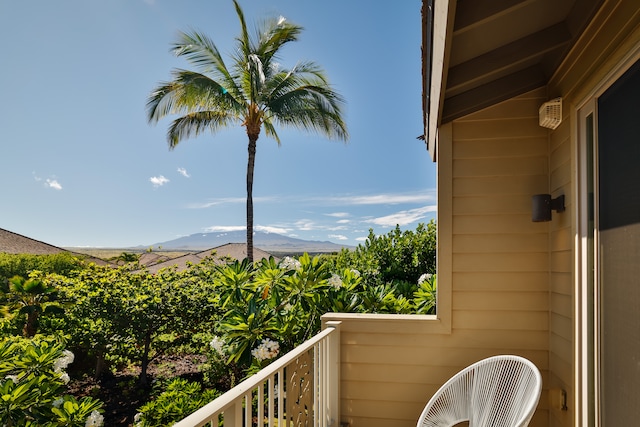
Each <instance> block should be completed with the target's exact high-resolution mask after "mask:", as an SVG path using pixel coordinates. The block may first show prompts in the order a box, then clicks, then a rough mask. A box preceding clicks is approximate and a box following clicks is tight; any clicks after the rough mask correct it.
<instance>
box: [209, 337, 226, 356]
mask: <svg viewBox="0 0 640 427" xmlns="http://www.w3.org/2000/svg"><path fill="white" fill-rule="evenodd" d="M209 345H210V346H211V349H212V350H213V351H214V352H215V353H217V354H219V355H220V356H223V355H224V341H223V340H222V338H220V337H218V336H215V337H213V339H212V340H211V342H210V343H209Z"/></svg>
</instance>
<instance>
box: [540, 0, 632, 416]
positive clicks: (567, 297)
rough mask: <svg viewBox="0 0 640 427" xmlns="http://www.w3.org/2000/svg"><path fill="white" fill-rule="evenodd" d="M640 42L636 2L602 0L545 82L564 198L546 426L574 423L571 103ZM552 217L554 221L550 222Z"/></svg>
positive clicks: (554, 276) (556, 236)
mask: <svg viewBox="0 0 640 427" xmlns="http://www.w3.org/2000/svg"><path fill="white" fill-rule="evenodd" d="M639 41H640V7H638V2H637V0H607V1H605V2H604V3H603V6H602V8H601V10H600V11H599V12H598V14H597V16H596V17H595V18H594V20H593V21H592V22H591V24H590V25H589V27H588V28H587V29H586V30H585V32H584V33H583V35H582V36H581V37H580V39H579V40H578V41H577V43H576V44H575V46H574V47H573V49H572V51H571V52H570V53H569V55H568V56H567V57H566V59H565V60H564V61H563V63H562V64H561V66H560V67H559V69H558V70H557V71H556V73H555V75H554V76H553V78H552V79H551V81H550V83H549V86H548V91H549V95H550V96H551V97H555V96H562V98H563V121H562V124H561V125H560V126H559V127H558V128H557V129H556V130H555V131H553V132H551V138H550V156H549V165H550V167H549V173H550V175H549V179H550V192H551V194H553V195H554V196H557V195H559V194H564V195H565V204H566V208H567V211H566V212H565V213H564V214H562V215H558V216H557V217H554V221H552V223H551V228H550V235H549V242H550V249H549V250H550V274H551V281H550V285H551V287H550V294H549V304H550V313H549V328H550V335H549V387H550V388H554V389H563V390H566V391H567V398H568V402H567V406H568V410H567V411H562V410H560V409H559V408H557V407H554V408H552V409H550V411H549V426H552V427H570V426H574V425H576V423H578V421H577V420H576V416H575V412H576V410H577V406H578V405H577V402H576V390H575V384H576V377H575V375H576V364H575V360H576V357H577V356H576V341H575V331H576V326H575V322H576V319H575V304H576V295H575V280H576V273H575V271H574V268H575V265H576V264H575V259H576V254H575V253H574V239H575V236H576V235H577V227H578V224H577V223H576V217H577V216H576V212H575V206H576V200H577V195H575V194H573V189H574V188H577V183H576V182H575V180H576V179H577V172H576V171H577V170H578V163H577V159H576V157H575V153H577V152H578V148H577V146H576V144H577V143H578V135H576V134H575V132H576V130H577V129H578V125H579V124H578V123H576V122H575V120H576V117H577V109H576V105H577V104H579V103H581V102H584V101H586V100H587V99H588V98H589V97H590V96H593V94H594V91H595V90H596V88H597V87H598V86H599V85H601V84H602V82H603V81H604V79H606V78H607V76H610V75H611V73H612V70H614V69H615V68H616V67H617V66H618V64H620V62H621V61H623V60H624V59H625V57H626V56H627V55H628V53H629V52H630V51H631V48H632V47H633V46H635V45H637V43H638V42H639ZM556 218H557V219H556Z"/></svg>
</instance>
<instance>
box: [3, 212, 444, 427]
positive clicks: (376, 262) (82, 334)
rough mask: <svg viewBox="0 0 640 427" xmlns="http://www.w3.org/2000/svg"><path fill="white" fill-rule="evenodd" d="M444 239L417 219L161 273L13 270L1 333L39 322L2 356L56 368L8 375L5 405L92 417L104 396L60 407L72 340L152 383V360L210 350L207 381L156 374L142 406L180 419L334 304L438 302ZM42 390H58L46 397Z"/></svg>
mask: <svg viewBox="0 0 640 427" xmlns="http://www.w3.org/2000/svg"><path fill="white" fill-rule="evenodd" d="M434 250H435V223H433V222H432V223H429V224H427V225H420V226H418V228H417V229H416V230H415V231H405V232H402V231H400V230H399V228H396V229H395V230H392V231H391V232H389V233H388V234H387V235H383V236H376V235H374V234H373V233H370V235H369V238H368V240H367V241H366V242H365V243H364V244H363V245H361V246H359V247H358V248H356V249H355V250H353V251H343V252H341V253H340V254H338V255H334V256H315V257H311V256H309V255H308V254H304V255H302V256H300V257H297V258H292V257H285V258H284V259H282V260H280V261H278V260H276V259H274V258H269V259H263V260H261V261H259V262H256V263H250V262H249V261H248V260H246V259H245V260H242V261H230V262H228V263H226V264H223V265H220V264H216V263H215V262H214V261H213V260H212V259H206V260H204V261H203V262H202V263H200V264H197V265H191V266H190V267H189V268H187V269H186V270H184V271H177V270H176V269H175V268H168V269H163V270H160V271H159V272H158V273H156V274H150V273H148V272H146V271H144V270H141V271H134V270H132V269H133V268H137V264H135V263H133V264H128V265H126V266H123V267H118V268H110V267H102V266H96V265H94V264H89V265H86V266H83V267H82V268H80V269H77V270H74V271H72V272H69V273H67V274H64V275H63V274H56V273H44V272H41V271H37V270H36V271H32V272H30V274H29V277H28V278H26V279H25V278H21V277H16V278H13V279H11V282H10V283H11V284H13V285H15V286H13V287H6V288H5V289H4V292H3V293H2V294H1V295H0V296H2V298H4V300H3V301H4V302H3V304H4V309H5V320H4V322H5V326H4V327H2V328H0V334H2V335H4V336H5V337H6V338H5V339H10V340H16V339H18V338H17V337H18V336H19V335H22V332H23V329H22V328H21V326H20V325H24V323H25V322H27V323H28V316H26V314H27V313H29V312H31V311H33V312H37V313H38V322H37V329H33V331H34V333H35V332H37V334H36V335H35V336H33V338H31V341H29V340H26V339H24V338H20V339H21V340H22V341H20V342H21V343H22V344H20V346H17V345H13V346H10V348H9V347H7V348H5V349H4V350H2V351H4V352H5V353H6V355H7V356H6V357H7V359H6V360H7V361H8V362H6V363H4V364H3V365H2V366H3V367H4V369H8V370H11V369H13V370H15V369H17V368H16V367H19V366H26V365H27V363H26V362H24V361H22V360H21V359H20V358H21V357H30V358H32V359H34V360H35V359H38V357H41V356H38V354H40V355H42V354H44V356H42V361H43V363H45V364H50V365H51V366H53V367H54V369H53V370H52V372H49V373H48V374H46V376H45V377H42V375H41V374H37V375H36V374H34V375H36V376H34V377H33V378H32V379H33V381H31V380H28V381H24V382H21V383H20V384H18V383H16V382H15V381H14V382H9V381H5V382H2V383H0V386H2V387H4V388H5V389H6V391H7V393H9V395H11V396H14V395H15V396H14V397H12V398H11V401H12V402H14V404H13V405H14V406H10V405H9V404H7V405H8V406H5V407H4V409H2V408H0V412H2V411H3V412H2V413H1V414H0V417H5V418H6V419H11V420H13V419H14V418H16V417H17V415H16V414H18V413H23V412H25V411H26V412H28V417H30V418H29V419H31V418H33V419H36V418H37V419H38V420H40V419H41V418H42V417H45V416H48V417H50V418H48V420H49V421H51V422H54V421H53V420H54V419H56V420H61V419H73V420H76V419H80V418H79V417H81V416H82V417H84V418H85V419H86V418H87V417H88V416H89V414H91V413H92V412H93V411H94V410H96V408H99V402H95V401H93V400H90V401H83V400H72V399H71V398H68V399H66V400H65V401H64V404H63V405H62V406H60V407H53V408H52V402H53V401H54V400H56V399H58V398H59V397H57V396H58V395H59V394H60V391H61V390H62V389H63V388H64V380H65V379H67V377H65V376H62V375H61V374H60V372H58V371H56V370H55V367H56V366H58V365H56V364H55V361H56V360H57V359H59V358H60V357H61V355H62V354H63V349H65V348H68V349H69V350H71V351H73V354H75V355H76V357H77V358H80V359H81V360H83V361H85V362H86V361H91V362H92V363H85V365H86V366H93V367H94V369H93V371H88V372H86V373H87V374H89V375H91V374H93V375H94V376H96V377H99V376H100V374H101V373H103V372H105V371H106V370H112V371H115V370H119V369H121V368H123V367H131V366H136V367H137V368H138V372H140V374H139V383H140V384H147V383H148V382H149V378H148V375H147V368H148V366H149V364H150V363H151V361H152V360H154V358H158V357H160V356H162V355H167V354H172V355H180V354H190V355H200V356H201V357H202V358H203V359H204V360H205V361H204V362H203V363H202V366H201V373H202V376H201V380H200V381H199V382H198V384H192V383H189V382H186V381H177V382H175V383H171V384H170V382H166V381H165V382H162V384H163V385H159V384H157V383H156V384H155V386H154V396H155V397H154V400H153V402H149V403H148V404H146V405H144V406H143V407H141V408H140V411H139V412H140V414H139V416H138V425H140V426H143V425H148V426H155V425H169V424H170V423H171V422H173V421H177V420H178V419H181V418H183V417H184V416H185V415H186V414H187V413H188V412H190V411H192V410H194V409H195V408H196V407H197V406H198V405H199V404H200V403H201V402H204V401H206V400H207V399H209V398H211V396H213V395H215V394H216V393H219V392H222V391H225V390H226V389H228V388H229V387H231V386H233V385H235V384H236V383H237V382H238V381H240V380H242V379H243V378H244V377H246V376H247V375H250V374H251V373H254V372H256V371H258V370H259V369H261V368H263V367H265V366H266V365H268V364H269V363H271V362H272V361H273V360H275V359H276V358H278V357H279V356H280V355H282V354H284V353H286V352H288V351H290V350H291V349H293V348H294V347H295V346H297V345H298V344H300V343H302V342H303V341H305V340H307V339H308V338H310V337H311V336H313V335H314V334H316V333H317V332H318V331H319V330H320V322H321V316H322V315H323V314H324V313H327V312H357V313H421V314H428V313H434V312H435V302H436V276H435V271H434V269H435V259H434V256H433V254H434ZM397 259H400V260H403V262H397V261H396V260H397ZM47 306H51V307H53V306H55V307H56V308H57V310H50V309H46V307H47ZM25 307H32V308H33V309H31V308H30V309H29V310H25ZM35 307H37V308H35ZM10 326H11V327H10ZM25 335H26V334H25ZM31 335H33V334H31ZM0 336H1V335H0ZM45 336H46V337H49V338H46V339H45V340H44V341H43V340H42V339H43V338H41V337H45ZM29 342H32V343H33V344H32V346H33V348H31V347H28V346H27V344H25V343H29ZM34 352H35V353H34ZM38 352H40V353H38ZM49 353H51V354H50V355H49ZM34 354H36V356H33V355H34ZM65 354H66V353H65ZM0 356H2V354H0ZM0 360H3V361H4V360H5V359H4V358H2V357H0ZM38 360H40V359H38ZM6 372H9V371H6ZM30 372H31V371H30ZM58 374H60V375H58ZM0 375H2V372H0ZM8 375H15V374H14V371H11V372H10V373H9V374H8ZM18 375H20V374H18ZM36 377H37V378H39V379H41V380H42V381H44V380H45V379H46V381H47V382H46V384H47V386H46V388H47V390H49V388H50V389H51V390H52V391H47V392H46V393H45V391H43V390H40V388H38V387H40V385H39V384H40V383H39V382H38V381H40V380H37V381H36V380H35V379H34V378H36ZM21 378H27V377H26V376H23V377H21ZM20 381H22V379H21V380H20ZM51 382H53V385H51V384H50V383H51ZM18 385H20V388H18ZM54 385H55V387H54ZM34 387H35V388H34ZM34 393H35V394H34ZM47 393H48V394H47ZM36 394H37V395H38V396H40V395H42V396H45V395H46V396H50V397H47V398H46V399H45V400H42V401H41V400H38V399H39V398H36ZM16 402H21V403H20V404H19V405H18V404H17V403H16ZM163 402H164V403H163ZM198 402H200V403H198ZM16 405H18V406H16ZM54 409H55V410H54ZM89 409H90V410H89ZM65 411H66V412H65ZM87 411H88V412H87ZM74 414H76V415H74ZM79 414H81V415H79ZM96 414H98V415H99V413H96ZM56 417H57V418H56ZM65 417H66V418H65ZM74 417H75V418H74ZM94 417H97V415H94ZM12 422H13V421H12ZM56 422H58V421H56ZM69 422H75V421H69ZM7 425H12V424H7ZM16 425H19V424H16ZM42 425H47V424H42ZM52 425H58V424H52ZM64 425H67V424H64ZM68 425H75V424H68Z"/></svg>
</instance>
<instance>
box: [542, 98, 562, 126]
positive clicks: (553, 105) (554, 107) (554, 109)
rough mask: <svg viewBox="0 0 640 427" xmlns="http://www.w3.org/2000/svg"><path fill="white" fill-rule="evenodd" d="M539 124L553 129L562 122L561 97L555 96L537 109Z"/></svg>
mask: <svg viewBox="0 0 640 427" xmlns="http://www.w3.org/2000/svg"><path fill="white" fill-rule="evenodd" d="M538 113H539V115H540V122H539V123H540V126H542V127H543V128H547V129H555V128H557V127H558V126H559V125H560V123H562V98H555V99H552V100H551V101H549V102H545V103H544V104H542V106H541V107H540V110H538Z"/></svg>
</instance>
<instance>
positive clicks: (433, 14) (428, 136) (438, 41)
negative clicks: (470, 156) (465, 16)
mask: <svg viewBox="0 0 640 427" xmlns="http://www.w3.org/2000/svg"><path fill="white" fill-rule="evenodd" d="M425 5H426V8H425V10H424V11H423V20H424V21H425V22H424V25H423V29H424V31H425V33H424V35H423V40H424V41H425V42H426V43H425V48H426V52H424V53H423V54H424V60H423V61H424V62H423V72H424V79H425V81H424V83H423V84H424V87H425V89H424V91H425V94H427V93H428V99H427V102H425V105H424V108H425V111H424V115H425V120H424V122H425V130H424V135H425V143H426V145H427V149H428V150H429V153H430V155H431V159H432V160H433V161H435V160H436V155H437V140H438V126H440V123H441V121H442V109H443V105H444V95H445V88H446V86H447V70H448V68H449V54H450V52H451V39H452V36H453V24H454V21H455V14H456V10H455V9H456V1H455V0H425ZM429 39H430V42H429Z"/></svg>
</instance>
